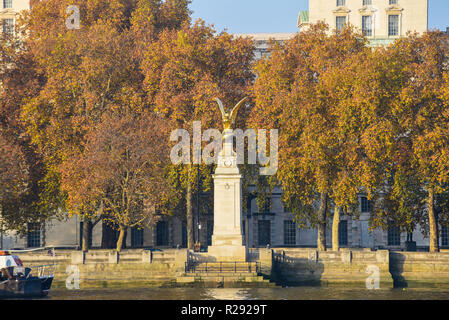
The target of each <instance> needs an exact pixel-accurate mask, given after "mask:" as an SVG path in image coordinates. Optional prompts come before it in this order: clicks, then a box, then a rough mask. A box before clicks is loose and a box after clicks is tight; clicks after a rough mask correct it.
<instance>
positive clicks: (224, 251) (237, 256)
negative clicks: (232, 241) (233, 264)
mask: <svg viewBox="0 0 449 320" xmlns="http://www.w3.org/2000/svg"><path fill="white" fill-rule="evenodd" d="M207 251H208V255H209V256H213V257H214V258H216V259H217V260H216V261H242V262H245V261H246V253H247V251H246V247H245V246H242V245H240V246H232V245H224V246H209V248H208V249H207Z"/></svg>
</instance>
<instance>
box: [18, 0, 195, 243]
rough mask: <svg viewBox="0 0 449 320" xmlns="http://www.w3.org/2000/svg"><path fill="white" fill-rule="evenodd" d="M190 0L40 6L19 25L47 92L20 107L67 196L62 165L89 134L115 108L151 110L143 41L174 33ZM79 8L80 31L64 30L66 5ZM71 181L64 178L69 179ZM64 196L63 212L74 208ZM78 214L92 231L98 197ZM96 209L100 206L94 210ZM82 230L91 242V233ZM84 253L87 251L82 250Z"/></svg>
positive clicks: (53, 1)
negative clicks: (90, 224) (165, 32)
mask: <svg viewBox="0 0 449 320" xmlns="http://www.w3.org/2000/svg"><path fill="white" fill-rule="evenodd" d="M187 4H188V1H175V0H168V1H158V0H139V1H135V0H125V1H121V0H113V1H109V0H108V1H105V0H95V1H65V0H63V1H59V0H48V1H41V2H39V3H36V4H35V5H34V6H33V7H32V9H31V10H30V12H29V14H27V15H26V16H25V17H24V19H23V23H22V29H23V30H24V37H25V39H26V42H27V44H28V45H29V47H30V52H31V53H32V54H33V55H34V57H35V61H36V63H37V65H38V67H39V69H40V70H42V72H43V74H44V75H45V83H44V84H43V87H42V89H41V90H40V91H39V92H38V93H37V94H36V95H34V96H32V97H30V99H29V100H28V101H27V103H26V104H25V105H24V107H23V108H22V110H21V119H22V121H23V122H24V123H25V125H26V129H27V132H28V134H29V135H30V136H31V138H32V142H33V144H34V145H35V146H36V148H37V149H38V150H39V152H40V153H41V154H42V155H43V158H44V161H45V166H46V167H47V168H48V173H47V176H46V178H47V179H48V180H51V181H52V182H53V185H54V186H55V188H57V189H58V190H60V191H61V192H62V194H65V192H67V190H68V189H70V187H71V185H64V182H63V181H62V180H61V171H60V168H61V165H62V166H63V165H64V162H65V161H69V163H70V157H73V156H76V155H78V156H80V155H82V154H83V153H84V145H85V144H84V142H85V137H86V134H88V133H89V132H90V130H91V128H93V127H95V126H97V125H98V124H99V123H100V121H101V119H102V117H103V115H104V114H105V113H107V112H110V111H111V110H112V109H114V108H120V106H122V107H123V108H124V107H125V106H126V107H127V108H130V109H132V112H133V113H134V114H139V113H140V114H142V112H144V110H146V109H148V108H149V106H148V103H147V102H146V100H147V99H146V98H145V95H146V93H145V91H144V90H143V89H142V88H143V85H142V81H143V79H144V76H143V74H142V73H141V69H140V65H141V60H142V59H143V48H144V47H145V46H146V45H147V44H146V43H145V41H147V40H148V41H154V40H155V39H157V37H158V34H159V33H160V32H162V30H165V29H172V28H177V27H179V26H180V24H181V23H182V22H184V21H185V20H186V19H187V18H186V16H188V9H187ZM73 5H75V6H78V7H79V10H80V18H81V21H80V28H79V29H70V28H67V24H66V22H67V19H68V18H69V14H70V13H68V12H67V11H66V10H67V7H68V6H73ZM66 181H67V180H66ZM70 199H71V198H67V201H69V202H67V203H66V207H67V208H68V209H69V210H70V209H72V208H74V207H75V206H74V204H73V203H70ZM84 199H86V200H88V199H89V201H91V203H84V204H83V205H82V206H81V205H80V204H79V203H77V208H85V209H86V210H85V211H79V210H76V211H74V212H70V213H78V214H80V215H81V216H82V217H83V219H84V221H85V222H86V223H85V225H86V226H87V224H88V223H87V222H88V221H90V220H91V219H92V218H95V221H98V218H101V215H99V214H98V213H99V212H100V211H99V209H100V207H98V203H99V201H98V199H92V198H84ZM96 206H97V207H96ZM85 231H86V232H84V233H83V236H84V238H85V239H84V241H83V243H87V239H88V232H87V231H89V230H87V229H86V230H85ZM83 249H84V250H86V249H87V248H86V246H83Z"/></svg>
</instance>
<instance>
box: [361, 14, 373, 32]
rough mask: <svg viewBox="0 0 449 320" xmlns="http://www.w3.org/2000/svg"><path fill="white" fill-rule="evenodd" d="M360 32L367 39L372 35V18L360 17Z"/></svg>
mask: <svg viewBox="0 0 449 320" xmlns="http://www.w3.org/2000/svg"><path fill="white" fill-rule="evenodd" d="M362 32H363V34H364V35H365V36H367V37H371V36H372V35H373V16H363V17H362Z"/></svg>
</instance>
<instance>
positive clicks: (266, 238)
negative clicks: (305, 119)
mask: <svg viewBox="0 0 449 320" xmlns="http://www.w3.org/2000/svg"><path fill="white" fill-rule="evenodd" d="M258 228H259V230H258V231H259V234H258V235H259V246H262V247H266V246H267V245H268V244H270V243H271V221H270V220H259V221H258Z"/></svg>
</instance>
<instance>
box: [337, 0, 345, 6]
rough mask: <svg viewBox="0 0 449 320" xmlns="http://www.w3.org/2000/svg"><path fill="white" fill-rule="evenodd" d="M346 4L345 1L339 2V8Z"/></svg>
mask: <svg viewBox="0 0 449 320" xmlns="http://www.w3.org/2000/svg"><path fill="white" fill-rule="evenodd" d="M345 4H346V1H345V0H337V7H342V6H344V5H345Z"/></svg>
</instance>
